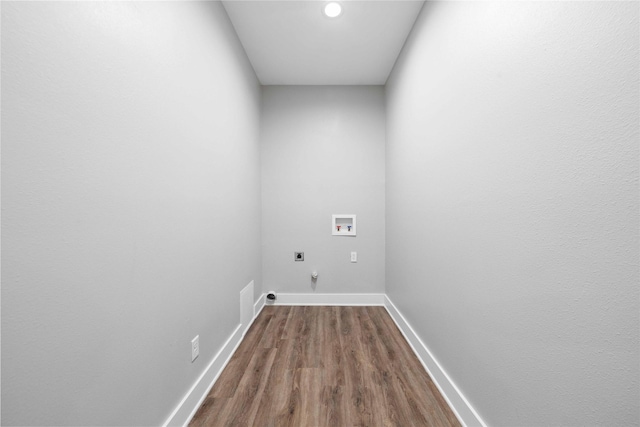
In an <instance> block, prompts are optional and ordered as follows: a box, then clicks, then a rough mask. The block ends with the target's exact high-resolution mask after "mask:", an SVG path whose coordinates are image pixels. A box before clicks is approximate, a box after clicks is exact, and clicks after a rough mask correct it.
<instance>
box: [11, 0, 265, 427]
mask: <svg viewBox="0 0 640 427" xmlns="http://www.w3.org/2000/svg"><path fill="white" fill-rule="evenodd" d="M259 108H260V87H259V85H258V83H257V80H256V78H255V75H254V73H253V71H252V69H251V67H250V65H249V62H248V60H247V59H246V57H245V54H244V51H243V50H242V48H241V46H240V44H239V42H238V40H237V38H236V35H235V33H234V31H233V29H232V27H231V25H230V23H229V21H228V18H227V16H226V14H225V12H224V9H223V8H222V6H221V5H220V4H219V3H218V2H37V3H35V2H3V4H2V208H3V218H2V219H3V224H2V226H3V228H2V265H3V269H2V409H3V411H2V424H3V425H159V424H161V423H162V422H163V421H164V420H165V419H166V417H167V416H168V415H169V413H170V412H171V411H172V410H173V409H174V407H175V405H177V404H178V402H179V401H180V399H181V398H182V397H183V395H184V393H186V391H187V390H188V388H189V387H190V386H191V385H192V384H193V383H194V381H195V380H196V379H197V378H198V376H199V374H200V373H201V372H202V371H203V370H204V368H205V367H206V365H207V364H208V362H209V361H210V360H211V359H212V358H213V356H214V354H215V353H216V352H217V350H218V349H219V348H220V346H221V345H222V344H223V343H224V341H225V340H226V339H227V337H228V336H229V335H230V334H231V333H232V332H233V330H234V329H235V327H236V326H237V325H238V323H239V308H238V298H239V292H240V290H241V289H242V288H243V287H244V286H245V285H247V283H249V282H250V281H251V280H252V279H255V280H256V286H260V268H261V267H260V219H259V218H260V217H259V212H260V185H259V179H260V177H259V149H258V137H259ZM196 334H199V335H200V357H199V358H198V359H197V360H196V361H195V363H193V364H192V363H191V353H190V341H191V339H192V338H193V337H194V336H195V335H196Z"/></svg>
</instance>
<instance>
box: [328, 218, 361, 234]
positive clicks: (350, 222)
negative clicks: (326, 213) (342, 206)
mask: <svg viewBox="0 0 640 427" xmlns="http://www.w3.org/2000/svg"><path fill="white" fill-rule="evenodd" d="M331 234H332V235H334V236H355V235H356V216H355V215H350V214H344V215H332V216H331Z"/></svg>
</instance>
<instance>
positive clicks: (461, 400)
mask: <svg viewBox="0 0 640 427" xmlns="http://www.w3.org/2000/svg"><path fill="white" fill-rule="evenodd" d="M384 297H385V304H384V306H385V308H386V309H387V311H388V312H389V315H390V316H391V318H392V319H393V321H394V322H395V323H396V325H397V326H398V329H400V332H402V335H404V337H405V339H406V340H407V342H408V343H409V345H410V346H411V348H412V349H413V352H414V353H415V354H416V356H418V359H419V360H420V362H421V363H422V366H424V368H425V369H426V371H427V372H428V373H429V375H430V376H431V379H432V380H433V382H434V383H435V385H436V387H438V390H440V393H442V397H444V399H445V400H446V401H447V403H448V404H449V406H450V407H451V410H452V411H453V412H454V413H455V415H456V417H458V420H459V421H460V422H461V423H462V425H464V426H469V427H471V426H473V427H475V426H481V427H486V424H485V423H484V421H482V418H480V416H479V415H478V413H477V412H476V411H475V409H473V407H472V406H471V404H470V403H469V401H468V400H467V399H466V398H465V397H464V395H463V394H462V392H461V391H460V390H459V389H458V387H457V386H456V384H455V383H454V382H453V381H452V380H451V378H449V375H447V372H446V371H445V370H444V369H442V366H440V363H438V360H437V359H436V358H435V357H433V355H432V354H431V351H429V348H428V347H427V346H426V345H425V344H424V343H423V342H422V340H421V339H420V337H419V336H418V334H416V332H415V331H414V330H413V328H412V327H411V325H410V324H409V322H407V320H406V319H405V318H404V316H403V315H402V313H400V311H399V310H398V309H397V308H396V306H395V305H394V304H393V302H391V300H390V299H389V297H388V296H386V295H385V296H384Z"/></svg>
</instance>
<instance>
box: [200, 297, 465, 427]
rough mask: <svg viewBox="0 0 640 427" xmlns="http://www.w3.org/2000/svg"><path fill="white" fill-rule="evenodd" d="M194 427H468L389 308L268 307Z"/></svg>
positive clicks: (217, 383)
mask: <svg viewBox="0 0 640 427" xmlns="http://www.w3.org/2000/svg"><path fill="white" fill-rule="evenodd" d="M189 426H192V427H196V426H259V427H276V426H278V427H279V426H295V427H315V426H330V427H341V426H367V427H377V426H385V427H386V426H402V427H408V426H416V427H417V426H460V423H459V422H458V420H457V419H456V417H455V415H454V414H453V412H452V411H451V409H450V408H449V407H448V406H447V404H446V402H445V400H444V399H443V398H442V396H441V395H440V393H439V392H438V389H437V388H436V386H435V384H434V383H433V382H432V381H431V378H430V377H429V375H428V374H427V373H426V372H425V370H424V369H423V367H422V365H421V364H420V362H419V361H418V359H417V358H416V356H415V355H414V353H413V351H412V350H411V348H410V347H409V345H408V344H407V342H406V341H405V339H404V337H403V336H402V334H401V333H400V331H399V330H398V328H397V327H396V325H395V323H393V320H392V319H391V317H389V314H388V313H387V312H386V310H385V309H384V308H383V307H319V306H314V307H300V306H294V307H288V306H267V307H265V308H264V309H263V310H262V312H261V313H260V315H259V316H258V318H257V319H256V320H255V322H254V323H253V325H252V326H251V328H250V329H249V331H248V332H247V334H246V336H245V339H244V340H243V342H242V343H241V344H240V346H239V347H238V349H237V351H236V352H235V354H234V355H233V357H232V358H231V360H230V362H229V364H228V365H227V367H226V368H225V369H224V371H223V372H222V374H221V375H220V378H218V381H216V383H215V385H214V386H213V388H212V389H211V391H210V392H209V394H208V395H207V397H206V398H205V400H204V402H203V404H202V406H201V407H200V409H199V410H198V412H197V413H196V415H195V416H194V418H193V419H192V420H191V423H190V424H189Z"/></svg>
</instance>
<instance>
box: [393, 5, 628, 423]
mask: <svg viewBox="0 0 640 427" xmlns="http://www.w3.org/2000/svg"><path fill="white" fill-rule="evenodd" d="M638 8H639V7H638V3H635V2H427V3H426V5H425V7H424V9H423V11H422V13H421V15H420V17H419V18H418V21H417V23H416V26H415V27H414V30H413V32H412V34H411V36H410V38H409V40H408V43H407V44H406V45H405V48H404V51H403V54H402V56H401V58H400V60H399V62H398V63H397V64H396V67H395V69H394V72H393V74H392V77H391V78H390V81H389V82H388V85H387V114H388V115H387V138H388V145H387V163H386V165H387V170H386V172H387V193H386V197H387V293H388V295H389V297H390V298H391V300H392V301H393V302H394V303H395V304H396V305H397V306H398V308H399V309H400V310H401V311H402V313H403V314H404V315H405V316H406V317H407V319H408V321H409V322H410V323H411V324H412V325H413V327H414V328H415V330H416V331H417V332H418V334H419V335H420V336H421V337H422V339H423V340H424V341H425V342H426V344H427V345H428V346H429V348H430V349H431V350H432V352H433V353H434V355H435V356H436V358H437V359H439V361H440V363H441V364H442V365H443V367H444V368H445V370H446V371H447V372H448V373H449V374H450V376H451V377H452V379H453V380H454V381H455V382H456V383H457V385H458V386H459V387H460V389H461V390H462V391H463V393H464V394H465V395H466V396H467V398H468V399H469V400H470V401H471V403H472V405H473V406H474V407H475V408H476V410H478V411H479V413H480V415H481V416H482V417H483V418H484V420H485V422H487V423H488V424H489V425H495V426H499V425H504V426H514V425H519V426H526V425H529V426H532V425H637V424H638V421H639V413H638V402H639V397H640V396H639V391H638V377H639V374H638V347H639V345H638V336H639V331H638V324H639V318H638V313H639V307H638V296H639V295H638V282H639V276H638V259H639V254H638V243H639V239H638V219H639V215H638V196H639V192H638V140H639V132H638V117H639V114H640V112H639V107H638V88H639V85H638V76H639V70H638V64H639V58H638V50H639V49H638V40H639V34H638V28H639V25H638Z"/></svg>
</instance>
